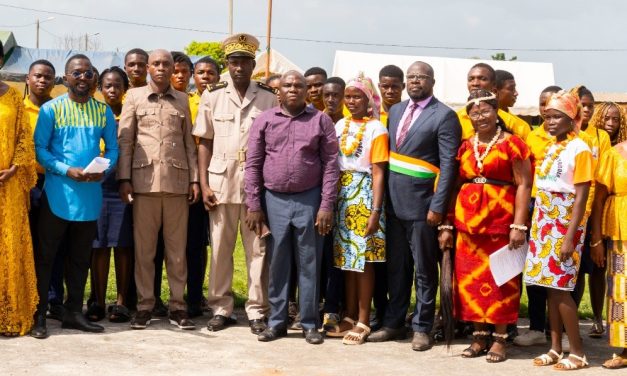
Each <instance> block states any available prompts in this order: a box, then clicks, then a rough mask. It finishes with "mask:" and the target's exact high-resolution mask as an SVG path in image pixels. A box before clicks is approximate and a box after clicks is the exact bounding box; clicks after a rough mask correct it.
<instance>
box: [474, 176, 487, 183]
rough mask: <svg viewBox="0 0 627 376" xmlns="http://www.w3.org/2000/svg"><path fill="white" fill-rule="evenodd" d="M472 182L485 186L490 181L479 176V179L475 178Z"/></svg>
mask: <svg viewBox="0 0 627 376" xmlns="http://www.w3.org/2000/svg"><path fill="white" fill-rule="evenodd" d="M472 181H473V183H477V184H485V183H486V182H487V181H488V179H486V178H484V177H483V176H479V177H476V178H474V179H473V180H472Z"/></svg>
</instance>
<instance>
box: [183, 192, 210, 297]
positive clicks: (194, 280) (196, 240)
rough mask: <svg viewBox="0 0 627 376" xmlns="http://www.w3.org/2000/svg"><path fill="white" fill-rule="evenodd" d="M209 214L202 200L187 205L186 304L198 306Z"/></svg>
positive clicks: (207, 241) (205, 257) (204, 263)
mask: <svg viewBox="0 0 627 376" xmlns="http://www.w3.org/2000/svg"><path fill="white" fill-rule="evenodd" d="M208 244H209V215H208V213H207V211H206V210H205V205H204V204H203V203H202V200H200V201H198V202H197V203H195V204H193V205H190V206H189V219H188V221H187V304H188V305H197V306H200V302H201V300H202V285H203V282H204V281H205V266H206V265H207V245H208Z"/></svg>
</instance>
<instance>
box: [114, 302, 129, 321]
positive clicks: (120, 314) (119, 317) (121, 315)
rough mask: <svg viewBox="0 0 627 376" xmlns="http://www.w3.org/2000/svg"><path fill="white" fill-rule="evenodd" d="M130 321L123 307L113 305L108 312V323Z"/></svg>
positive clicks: (126, 310) (127, 311) (126, 309)
mask: <svg viewBox="0 0 627 376" xmlns="http://www.w3.org/2000/svg"><path fill="white" fill-rule="evenodd" d="M130 320H131V313H130V312H129V310H128V308H126V307H124V306H123V305H118V304H116V305H114V306H112V307H111V308H110V310H109V321H111V322H115V323H121V322H128V321H130Z"/></svg>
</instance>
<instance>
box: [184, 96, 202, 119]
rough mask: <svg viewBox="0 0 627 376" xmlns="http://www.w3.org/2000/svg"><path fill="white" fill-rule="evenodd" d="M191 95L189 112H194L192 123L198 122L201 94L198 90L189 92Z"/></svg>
mask: <svg viewBox="0 0 627 376" xmlns="http://www.w3.org/2000/svg"><path fill="white" fill-rule="evenodd" d="M187 95H189V112H190V113H191V114H192V124H194V123H196V115H198V106H200V94H199V93H198V91H195V92H193V93H187Z"/></svg>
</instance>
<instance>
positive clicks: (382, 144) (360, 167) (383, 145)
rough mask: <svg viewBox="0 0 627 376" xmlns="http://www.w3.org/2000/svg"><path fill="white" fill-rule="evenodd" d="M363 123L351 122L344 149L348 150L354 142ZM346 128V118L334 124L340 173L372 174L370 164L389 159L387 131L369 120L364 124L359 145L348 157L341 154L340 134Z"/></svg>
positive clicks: (376, 122) (379, 124) (382, 126)
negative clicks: (338, 146) (338, 151)
mask: <svg viewBox="0 0 627 376" xmlns="http://www.w3.org/2000/svg"><path fill="white" fill-rule="evenodd" d="M362 125H363V122H359V121H354V120H351V122H350V125H349V128H348V137H347V139H346V145H345V147H346V148H350V146H351V145H353V143H354V142H355V136H356V135H357V133H358V132H359V129H360V127H361V126H362ZM345 126H346V118H344V119H341V120H339V121H338V122H337V123H335V133H336V134H337V140H338V143H339V144H340V153H339V156H338V163H339V166H340V171H358V172H367V173H372V164H373V163H379V162H387V161H388V159H389V142H388V130H387V128H386V127H385V126H384V125H383V124H382V123H381V122H380V121H379V120H374V119H373V120H369V121H368V123H366V129H365V130H364V134H363V137H362V139H361V144H360V145H359V146H358V147H357V149H356V150H355V151H354V153H353V154H352V155H350V156H346V155H344V153H343V152H342V133H343V132H344V128H345Z"/></svg>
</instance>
